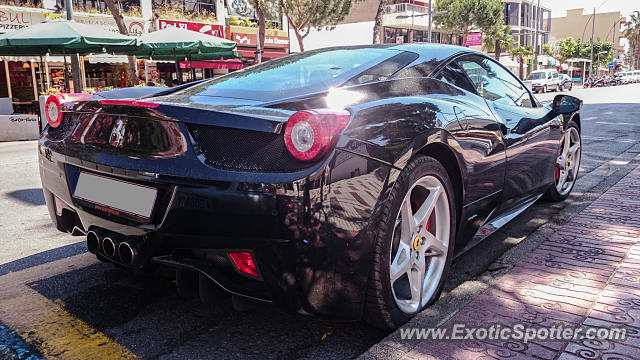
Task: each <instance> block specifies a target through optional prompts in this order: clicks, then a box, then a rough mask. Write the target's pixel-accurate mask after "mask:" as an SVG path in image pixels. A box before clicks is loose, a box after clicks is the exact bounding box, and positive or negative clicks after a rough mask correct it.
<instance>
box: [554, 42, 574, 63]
mask: <svg viewBox="0 0 640 360" xmlns="http://www.w3.org/2000/svg"><path fill="white" fill-rule="evenodd" d="M577 50H578V42H577V41H576V40H574V39H573V38H572V37H568V38H565V39H561V40H560V41H558V60H560V62H561V63H565V62H566V61H567V60H569V59H571V58H572V57H574V55H575V54H576V51H577Z"/></svg>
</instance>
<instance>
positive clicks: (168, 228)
mask: <svg viewBox="0 0 640 360" xmlns="http://www.w3.org/2000/svg"><path fill="white" fill-rule="evenodd" d="M50 100H51V101H50V102H49V103H48V105H47V117H48V120H49V123H50V124H49V126H47V128H46V129H45V131H44V132H43V134H42V137H41V139H40V143H39V158H40V175H41V177H42V186H43V188H44V194H45V198H46V202H47V206H48V208H49V212H50V214H51V218H52V220H53V222H54V223H55V225H56V226H57V228H58V229H59V230H61V231H66V232H70V233H72V234H74V235H83V236H86V241H87V246H88V249H89V251H90V252H92V253H95V254H96V255H97V257H98V258H99V259H101V260H103V261H111V262H114V263H117V264H119V265H121V266H126V267H130V268H132V269H142V268H146V267H150V266H156V265H158V264H159V265H164V266H170V267H174V268H175V269H177V271H176V278H177V286H178V288H179V289H186V288H189V286H190V285H193V284H195V285H194V286H197V285H198V284H200V286H201V287H202V286H213V285H212V284H215V286H216V287H219V288H222V289H224V290H225V291H227V292H229V293H231V294H233V296H234V297H235V298H236V299H239V298H241V297H245V298H251V299H256V300H261V301H265V302H272V303H274V304H275V305H277V306H279V307H280V308H283V309H286V310H288V311H291V312H295V313H300V314H311V315H315V316H320V317H324V318H333V319H351V320H357V319H361V318H364V319H366V320H367V321H368V322H370V323H371V324H373V325H375V326H379V327H383V328H395V327H397V326H399V325H400V324H402V323H404V322H406V321H407V320H408V319H410V318H411V317H412V316H413V315H415V314H416V313H417V312H419V311H420V310H422V309H423V308H425V307H426V306H429V305H430V304H431V303H433V302H434V301H435V300H436V299H437V298H438V296H439V294H440V292H441V289H442V286H443V282H444V280H445V277H446V275H447V272H448V271H449V267H450V265H451V261H452V259H453V258H454V257H455V256H457V255H459V254H461V253H463V252H464V251H466V250H467V249H469V248H470V247H472V246H474V245H476V244H477V243H478V242H480V241H481V240H483V239H484V238H486V237H487V236H489V235H490V234H491V233H492V232H494V231H495V230H496V229H497V228H499V227H500V226H502V225H503V224H505V223H506V222H507V221H508V220H510V219H511V218H513V217H515V216H516V215H517V214H519V213H520V212H522V211H523V210H524V209H526V208H527V207H528V206H530V205H531V204H532V203H534V202H535V201H536V200H537V199H539V198H540V197H541V196H543V195H545V194H546V197H547V198H548V199H550V200H552V201H560V200H563V199H565V198H566V197H567V196H568V195H569V193H570V192H571V190H572V189H573V186H574V184H575V181H576V178H577V175H578V169H579V166H580V154H581V148H580V113H579V111H580V108H581V106H582V102H581V101H580V100H578V99H576V98H574V97H570V96H566V95H558V96H557V97H556V98H555V100H554V101H553V102H552V103H549V104H544V103H540V102H539V101H538V100H537V99H536V98H535V97H534V96H533V95H532V94H531V92H530V91H529V90H528V89H527V88H526V87H525V86H524V85H523V83H522V82H521V81H520V80H519V79H517V78H516V77H515V76H514V75H513V74H512V73H511V72H509V71H508V70H507V69H505V68H504V67H503V66H501V65H500V64H499V63H497V62H496V61H494V60H493V59H491V58H489V57H487V56H485V55H484V54H482V53H479V52H475V51H472V50H469V49H467V48H460V47H452V46H442V45H418V44H408V45H392V46H361V47H338V48H329V49H322V50H315V51H307V52H304V53H300V54H295V55H289V56H287V57H284V58H281V59H277V60H272V61H269V62H267V63H264V64H261V65H257V66H252V67H249V68H247V69H244V70H241V71H237V72H233V73H231V74H228V75H225V76H222V77H218V78H214V79H207V80H203V81H199V82H196V83H190V84H186V85H183V86H180V87H176V88H171V89H168V90H167V89H159V88H129V89H121V90H112V91H107V92H101V93H98V94H96V95H94V96H92V97H90V98H88V99H80V100H78V99H73V98H71V97H61V96H58V97H55V98H52V99H50ZM65 101H66V102H65Z"/></svg>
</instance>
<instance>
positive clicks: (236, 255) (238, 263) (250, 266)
mask: <svg viewBox="0 0 640 360" xmlns="http://www.w3.org/2000/svg"><path fill="white" fill-rule="evenodd" d="M229 258H231V261H232V262H233V265H234V266H235V267H236V269H238V271H240V272H241V273H243V274H246V275H249V276H255V277H257V276H258V269H257V268H256V264H255V263H254V262H253V256H251V253H250V252H246V251H243V252H230V253H229Z"/></svg>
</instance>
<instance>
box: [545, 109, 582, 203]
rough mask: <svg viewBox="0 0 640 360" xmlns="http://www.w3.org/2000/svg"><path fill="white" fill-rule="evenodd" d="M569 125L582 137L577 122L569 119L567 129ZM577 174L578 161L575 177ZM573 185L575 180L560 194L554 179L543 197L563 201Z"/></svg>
mask: <svg viewBox="0 0 640 360" xmlns="http://www.w3.org/2000/svg"><path fill="white" fill-rule="evenodd" d="M571 127H574V128H575V129H576V130H578V134H579V135H580V136H581V137H582V135H581V134H580V128H579V127H578V124H576V123H575V122H573V121H570V122H569V126H567V130H568V129H569V128H571ZM581 142H582V141H581ZM580 151H582V150H580ZM580 160H581V161H582V156H581V157H580ZM554 161H555V160H554ZM579 175H580V163H578V171H577V172H576V179H577V178H578V176H579ZM575 186H576V182H575V181H574V182H573V184H572V185H571V189H570V190H569V191H568V192H567V193H566V194H565V195H560V193H558V189H557V188H556V184H555V181H554V183H553V185H551V186H550V187H549V189H548V190H547V192H546V193H545V196H544V197H545V199H547V200H549V201H552V202H560V201H564V200H565V199H566V198H568V197H569V195H571V192H572V191H573V188H574V187H575Z"/></svg>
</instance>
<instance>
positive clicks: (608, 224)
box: [403, 167, 640, 360]
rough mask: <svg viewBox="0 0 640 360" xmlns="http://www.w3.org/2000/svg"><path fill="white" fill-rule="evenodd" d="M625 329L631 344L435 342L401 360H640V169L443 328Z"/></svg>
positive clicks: (588, 341)
mask: <svg viewBox="0 0 640 360" xmlns="http://www.w3.org/2000/svg"><path fill="white" fill-rule="evenodd" d="M456 323H464V324H466V325H468V326H484V327H486V326H488V325H490V324H493V323H495V324H501V325H503V326H509V327H510V326H513V325H515V324H518V323H523V324H532V325H537V326H552V325H554V324H562V325H565V326H567V327H576V326H580V325H585V326H596V327H600V326H602V327H610V326H624V327H625V328H626V329H627V339H626V340H625V341H619V342H613V341H596V340H577V341H571V342H551V341H534V342H530V343H528V344H524V343H520V342H516V341H509V342H506V341H503V342H501V341H435V340H427V341H423V342H421V343H419V344H418V345H417V346H416V347H415V348H413V350H411V351H410V352H409V353H407V354H406V355H405V356H404V357H403V359H405V360H409V359H483V360H484V359H503V358H509V359H560V360H573V359H585V358H586V359H612V358H615V359H640V167H639V168H636V169H635V170H633V171H632V172H631V173H629V175H627V176H626V177H625V178H623V179H622V180H621V181H620V182H618V183H617V184H616V185H614V186H613V187H611V188H610V189H609V190H607V191H606V192H605V193H604V194H603V195H602V196H601V197H600V198H598V199H597V200H596V201H594V202H593V203H592V204H591V205H590V206H588V207H587V208H586V209H585V210H584V211H582V212H581V213H580V214H578V215H577V216H575V217H574V218H572V219H571V220H569V222H568V223H567V224H565V225H564V226H562V228H560V230H559V231H557V232H556V233H554V234H553V235H552V236H550V237H549V238H548V239H547V240H546V241H545V242H544V243H542V245H540V246H539V247H538V248H537V249H536V250H535V251H534V252H532V253H531V254H530V255H529V256H528V257H527V258H525V259H524V260H522V261H521V262H520V263H518V265H516V266H515V267H514V268H513V269H511V270H510V271H509V272H508V273H507V274H506V275H504V276H503V277H502V278H500V279H499V280H498V281H497V282H496V283H495V284H494V285H492V286H491V287H490V288H489V289H487V290H486V291H485V292H484V293H482V294H481V295H480V296H478V297H477V298H475V299H474V300H473V301H471V302H470V303H469V304H468V305H467V306H465V307H464V308H463V309H462V310H461V311H460V312H458V313H457V314H456V315H455V316H453V317H452V318H451V319H449V321H447V323H445V324H444V325H443V327H449V328H450V327H451V326H452V324H456Z"/></svg>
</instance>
